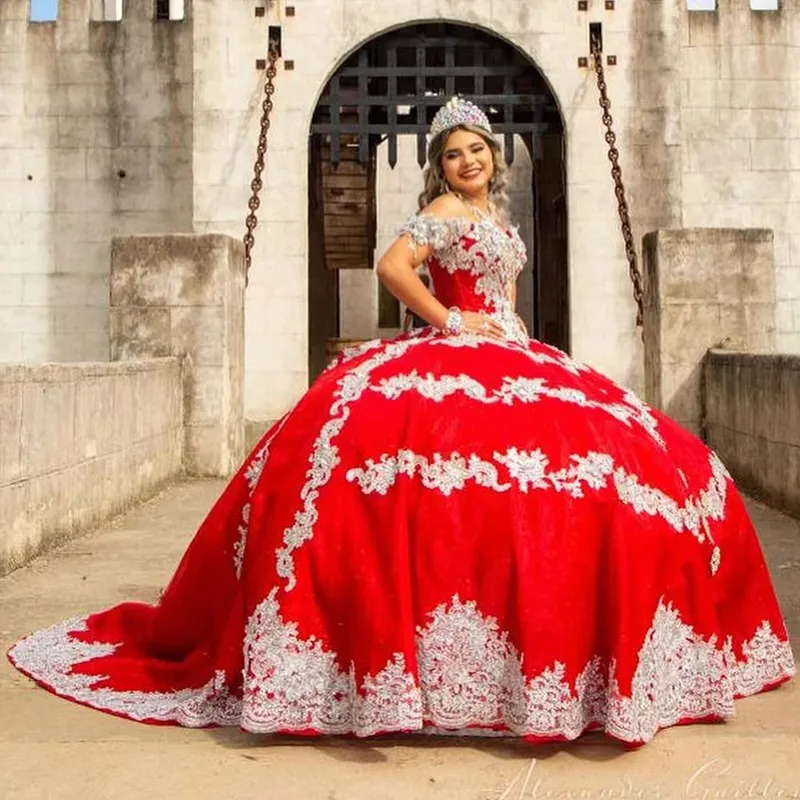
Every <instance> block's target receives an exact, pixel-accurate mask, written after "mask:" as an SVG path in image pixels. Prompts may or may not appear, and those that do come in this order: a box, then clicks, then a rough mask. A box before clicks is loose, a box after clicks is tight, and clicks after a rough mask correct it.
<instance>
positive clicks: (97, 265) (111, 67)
mask: <svg viewBox="0 0 800 800" xmlns="http://www.w3.org/2000/svg"><path fill="white" fill-rule="evenodd" d="M59 6H60V8H59V19H58V21H57V22H55V23H30V22H28V15H29V2H28V0H2V2H0V241H2V243H3V247H2V248H0V334H1V335H0V361H6V362H21V361H25V362H42V361H78V360H107V359H108V264H109V248H110V242H111V237H112V236H113V235H115V234H126V233H141V232H153V233H158V232H166V231H188V230H191V224H192V170H191V167H192V164H191V152H192V120H191V113H192V107H191V104H192V43H193V42H192V25H191V14H190V13H189V15H188V18H187V20H186V21H183V22H171V21H159V22H155V21H154V20H153V13H154V3H153V2H126V3H125V16H124V19H123V21H122V22H119V23H113V22H108V23H106V22H92V21H91V15H90V11H91V3H90V0H66V1H65V0H62V2H60V3H59ZM187 7H188V8H190V7H191V4H188V6H187Z"/></svg>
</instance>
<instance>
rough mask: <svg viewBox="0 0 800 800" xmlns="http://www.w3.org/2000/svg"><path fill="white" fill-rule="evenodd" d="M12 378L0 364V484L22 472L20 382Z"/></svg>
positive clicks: (11, 479)
mask: <svg viewBox="0 0 800 800" xmlns="http://www.w3.org/2000/svg"><path fill="white" fill-rule="evenodd" d="M2 338H5V337H2ZM9 372H11V374H10V375H9V374H8V373H9ZM13 378H14V373H13V372H12V371H11V370H8V369H7V368H4V367H2V366H0V453H2V458H0V486H3V485H5V484H7V483H11V482H12V481H14V480H16V479H17V478H19V476H20V475H21V474H22V462H21V456H22V452H21V441H20V439H21V432H22V384H21V383H20V382H18V381H15V380H14V379H13Z"/></svg>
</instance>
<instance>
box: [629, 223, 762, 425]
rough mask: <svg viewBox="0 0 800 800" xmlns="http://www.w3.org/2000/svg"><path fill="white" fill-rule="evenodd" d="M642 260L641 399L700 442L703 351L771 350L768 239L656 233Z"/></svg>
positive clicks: (698, 231)
mask: <svg viewBox="0 0 800 800" xmlns="http://www.w3.org/2000/svg"><path fill="white" fill-rule="evenodd" d="M643 254H644V285H645V297H644V352H645V398H646V400H647V401H648V402H649V403H651V404H652V405H654V406H656V407H657V408H660V409H662V410H663V411H665V412H666V413H667V414H669V416H671V417H672V418H673V419H675V420H676V421H677V422H679V423H680V424H681V425H683V426H684V427H685V428H688V429H689V430H690V431H692V433H695V434H697V435H701V434H702V433H703V427H704V420H703V399H702V375H703V361H704V359H705V355H706V353H707V352H708V350H709V349H710V348H726V349H735V350H744V351H760V352H771V351H772V350H773V349H774V346H775V266H774V257H773V235H772V231H769V230H761V229H741V230H739V229H722V228H691V229H676V230H660V231H655V232H653V233H648V234H647V235H646V236H645V237H644V246H643Z"/></svg>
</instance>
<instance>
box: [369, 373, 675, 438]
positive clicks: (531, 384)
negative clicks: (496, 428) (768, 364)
mask: <svg viewBox="0 0 800 800" xmlns="http://www.w3.org/2000/svg"><path fill="white" fill-rule="evenodd" d="M370 389H371V390H372V391H374V392H378V393H379V394H382V395H383V396H384V397H386V398H387V399H389V400H397V399H398V398H399V397H400V396H401V395H402V394H403V393H404V392H409V391H416V392H418V393H419V394H420V395H422V396H423V397H425V398H426V399H428V400H434V401H436V402H441V401H442V400H444V399H445V398H446V397H449V396H450V395H452V394H455V393H456V392H463V393H464V394H465V395H466V396H467V397H469V398H470V399H472V400H475V401H477V402H480V403H484V404H486V405H490V404H492V403H498V402H502V403H503V404H504V405H512V404H513V402H514V401H515V400H519V401H520V402H523V403H536V402H538V401H539V400H541V398H543V397H549V398H551V399H554V400H560V401H562V402H564V403H574V404H575V405H578V406H580V407H582V408H591V409H597V410H599V411H603V412H605V413H607V414H609V415H610V416H612V417H614V419H616V420H618V421H619V422H622V423H623V424H624V425H627V426H628V427H630V426H631V423H632V422H635V423H637V424H639V425H640V426H641V427H642V428H643V429H644V430H645V432H646V433H647V434H648V435H649V436H650V437H652V438H653V439H654V441H655V442H656V443H657V444H658V445H659V446H660V447H662V448H663V447H665V446H666V445H665V442H664V439H663V438H662V437H661V434H660V433H659V432H658V422H657V420H656V419H655V417H653V416H652V414H651V413H650V410H649V409H648V408H647V407H646V406H645V405H644V404H643V403H641V402H636V403H632V402H631V404H630V405H625V404H623V403H604V402H602V401H601V400H590V399H589V398H588V397H587V396H586V394H585V393H584V392H582V391H581V390H580V389H573V388H570V387H565V386H548V384H547V381H546V380H545V379H544V378H524V377H518V378H509V377H506V378H503V385H502V387H501V388H500V389H495V390H493V391H491V392H490V391H488V390H487V388H486V387H485V386H484V385H483V384H482V383H481V382H480V381H478V380H476V379H475V378H471V377H469V376H468V375H464V374H461V375H440V376H438V377H436V376H434V375H433V374H431V373H430V372H429V373H427V374H426V375H425V376H424V377H423V376H421V375H420V374H419V373H418V372H417V371H416V370H412V371H411V372H410V373H408V374H399V375H393V376H392V377H390V378H384V379H383V380H382V381H380V382H379V383H378V384H377V385H376V386H371V387H370ZM632 397H635V395H632V394H631V393H627V394H626V395H625V400H626V402H630V398H632ZM637 400H638V398H637Z"/></svg>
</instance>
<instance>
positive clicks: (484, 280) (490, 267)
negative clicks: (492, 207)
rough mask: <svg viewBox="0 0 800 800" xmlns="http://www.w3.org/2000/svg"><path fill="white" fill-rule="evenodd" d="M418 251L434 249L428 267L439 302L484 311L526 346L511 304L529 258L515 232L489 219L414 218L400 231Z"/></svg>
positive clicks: (526, 340)
mask: <svg viewBox="0 0 800 800" xmlns="http://www.w3.org/2000/svg"><path fill="white" fill-rule="evenodd" d="M400 233H401V234H407V235H408V237H409V239H410V244H411V245H412V246H414V247H422V246H425V245H430V246H431V247H432V249H433V252H432V253H431V255H430V256H429V258H428V260H427V262H426V266H427V268H428V272H429V274H430V277H431V282H432V290H433V292H434V294H435V295H436V297H437V298H438V299H439V301H440V302H441V303H442V304H444V305H445V306H447V307H448V308H450V307H452V306H457V307H458V308H460V309H462V311H483V312H485V313H487V314H489V315H490V316H491V317H492V318H493V319H496V320H497V321H498V322H499V323H500V324H501V325H502V326H503V328H504V330H505V331H506V336H507V338H508V339H510V340H513V341H520V342H521V343H523V344H527V342H528V337H527V334H526V333H525V329H524V328H523V326H522V324H521V323H520V321H519V318H518V317H517V316H516V314H515V312H514V309H513V308H512V305H511V300H510V297H509V289H510V287H511V285H512V283H513V282H514V281H516V279H517V278H518V277H519V274H520V272H522V269H523V267H524V266H525V260H526V258H527V255H526V251H525V244H524V243H523V241H522V239H521V238H520V236H519V233H518V231H517V228H516V227H514V226H512V227H510V228H509V229H508V230H502V229H501V228H500V227H499V226H498V225H496V224H495V223H494V222H492V221H491V220H490V219H488V218H483V219H479V220H475V221H473V220H470V219H467V218H465V217H451V218H446V219H442V218H440V217H433V216H430V215H427V214H417V215H415V216H413V217H411V218H410V219H409V220H408V221H407V222H406V223H405V224H404V225H403V227H402V228H401V229H400Z"/></svg>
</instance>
